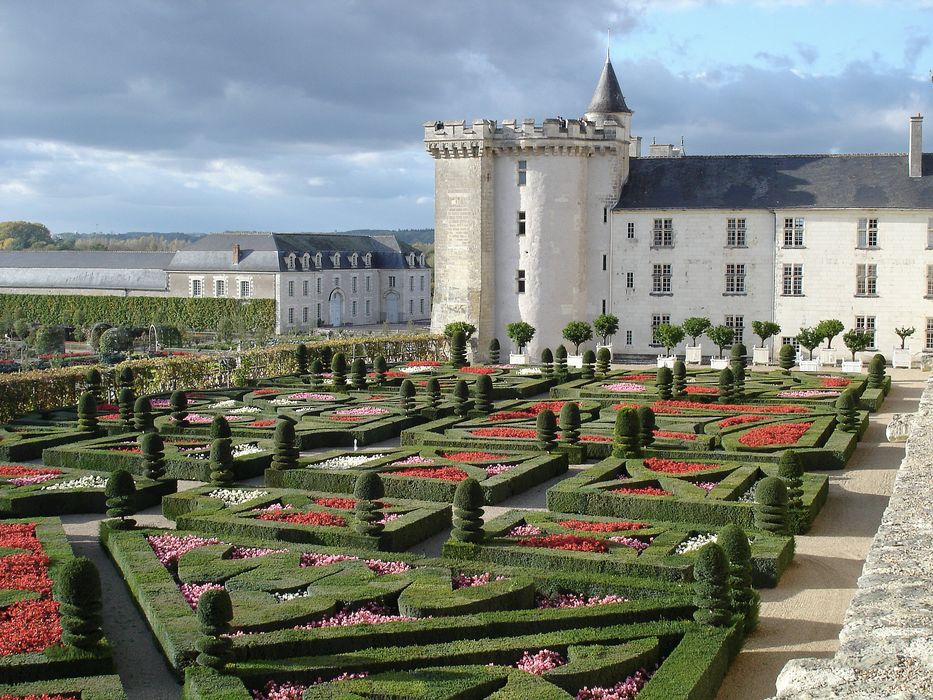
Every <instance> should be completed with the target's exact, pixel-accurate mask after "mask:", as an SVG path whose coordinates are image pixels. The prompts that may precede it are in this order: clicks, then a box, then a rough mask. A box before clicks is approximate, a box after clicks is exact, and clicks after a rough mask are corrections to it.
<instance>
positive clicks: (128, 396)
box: [117, 386, 136, 429]
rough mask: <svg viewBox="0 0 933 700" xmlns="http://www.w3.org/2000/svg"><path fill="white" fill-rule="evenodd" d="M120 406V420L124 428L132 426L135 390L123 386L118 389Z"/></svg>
mask: <svg viewBox="0 0 933 700" xmlns="http://www.w3.org/2000/svg"><path fill="white" fill-rule="evenodd" d="M117 403H118V405H119V407H120V422H121V423H122V424H123V427H124V428H128V429H129V428H132V427H133V405H134V404H135V403H136V392H135V391H133V389H132V388H131V387H128V386H125V387H123V388H122V389H120V395H119V398H118V399H117Z"/></svg>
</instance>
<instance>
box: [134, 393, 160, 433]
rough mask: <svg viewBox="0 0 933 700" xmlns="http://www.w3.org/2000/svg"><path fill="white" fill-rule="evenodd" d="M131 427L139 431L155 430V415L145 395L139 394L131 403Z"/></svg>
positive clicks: (150, 431)
mask: <svg viewBox="0 0 933 700" xmlns="http://www.w3.org/2000/svg"><path fill="white" fill-rule="evenodd" d="M133 427H134V428H135V429H136V430H137V431H139V432H140V433H152V432H155V416H153V415H152V404H151V403H149V399H147V398H146V397H145V396H140V397H139V398H138V399H136V403H134V404H133Z"/></svg>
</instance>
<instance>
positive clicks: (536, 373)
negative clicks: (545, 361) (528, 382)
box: [516, 367, 541, 377]
mask: <svg viewBox="0 0 933 700" xmlns="http://www.w3.org/2000/svg"><path fill="white" fill-rule="evenodd" d="M516 374H518V375H520V376H522V377H540V376H541V368H540V367H522V368H521V369H520V370H518V372H516Z"/></svg>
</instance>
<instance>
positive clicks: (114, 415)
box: [97, 413, 121, 420]
mask: <svg viewBox="0 0 933 700" xmlns="http://www.w3.org/2000/svg"><path fill="white" fill-rule="evenodd" d="M97 417H98V418H99V419H100V420H120V418H121V416H120V414H119V413H107V414H104V415H102V416H97Z"/></svg>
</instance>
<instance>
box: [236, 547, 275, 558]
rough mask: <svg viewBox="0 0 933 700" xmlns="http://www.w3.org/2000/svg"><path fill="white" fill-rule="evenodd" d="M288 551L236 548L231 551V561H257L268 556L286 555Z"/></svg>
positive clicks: (264, 548) (263, 548)
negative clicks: (256, 559) (257, 558)
mask: <svg viewBox="0 0 933 700" xmlns="http://www.w3.org/2000/svg"><path fill="white" fill-rule="evenodd" d="M287 551H288V550H287V549H269V548H267V547H234V548H233V549H231V550H230V558H231V559H255V558H256V557H264V556H266V555H267V554H284V553H285V552H287Z"/></svg>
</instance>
